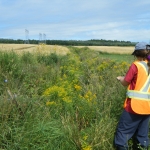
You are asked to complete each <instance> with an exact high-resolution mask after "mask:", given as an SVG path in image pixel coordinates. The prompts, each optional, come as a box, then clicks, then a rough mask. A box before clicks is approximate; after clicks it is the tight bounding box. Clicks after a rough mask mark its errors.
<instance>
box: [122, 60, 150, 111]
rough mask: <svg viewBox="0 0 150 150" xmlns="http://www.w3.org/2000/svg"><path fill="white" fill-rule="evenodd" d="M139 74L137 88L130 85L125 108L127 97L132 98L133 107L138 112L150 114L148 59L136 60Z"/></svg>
mask: <svg viewBox="0 0 150 150" xmlns="http://www.w3.org/2000/svg"><path fill="white" fill-rule="evenodd" d="M134 64H135V65H136V66H137V69H138V74H137V81H136V84H135V89H134V90H130V85H129V86H128V89H127V93H126V100H125V103H124V108H125V107H126V101H127V98H131V108H132V110H133V111H134V112H135V113H137V114H150V75H149V74H148V66H147V61H135V62H134Z"/></svg>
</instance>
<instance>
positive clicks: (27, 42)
mask: <svg viewBox="0 0 150 150" xmlns="http://www.w3.org/2000/svg"><path fill="white" fill-rule="evenodd" d="M25 36H26V41H25V44H29V31H28V30H27V29H25Z"/></svg>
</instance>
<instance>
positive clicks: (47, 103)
mask: <svg viewBox="0 0 150 150" xmlns="http://www.w3.org/2000/svg"><path fill="white" fill-rule="evenodd" d="M55 104H56V102H54V101H51V102H50V101H48V102H46V106H50V105H55Z"/></svg>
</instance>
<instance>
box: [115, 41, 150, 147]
mask: <svg viewBox="0 0 150 150" xmlns="http://www.w3.org/2000/svg"><path fill="white" fill-rule="evenodd" d="M132 55H133V56H134V57H135V58H136V60H135V61H134V62H133V63H132V64H131V65H130V67H129V70H128V71H127V73H126V75H125V76H118V77H117V80H119V81H120V82H121V84H122V85H123V86H128V88H127V92H126V100H125V102H124V110H123V112H122V114H121V117H120V120H119V122H118V125H117V128H116V133H115V138H114V144H115V147H116V149H117V150H128V149H129V146H128V141H129V140H130V139H131V138H134V139H136V141H137V144H136V147H135V145H133V146H134V148H133V149H132V150H138V149H139V150H140V149H146V150H147V148H148V145H149V137H148V132H149V117H150V45H148V44H147V43H145V42H139V43H137V44H136V45H135V49H134V52H133V53H132Z"/></svg>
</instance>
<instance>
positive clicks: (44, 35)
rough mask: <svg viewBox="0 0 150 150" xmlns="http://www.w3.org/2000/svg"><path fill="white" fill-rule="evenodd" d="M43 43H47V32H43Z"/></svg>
mask: <svg viewBox="0 0 150 150" xmlns="http://www.w3.org/2000/svg"><path fill="white" fill-rule="evenodd" d="M43 43H44V44H46V34H45V33H43Z"/></svg>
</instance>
